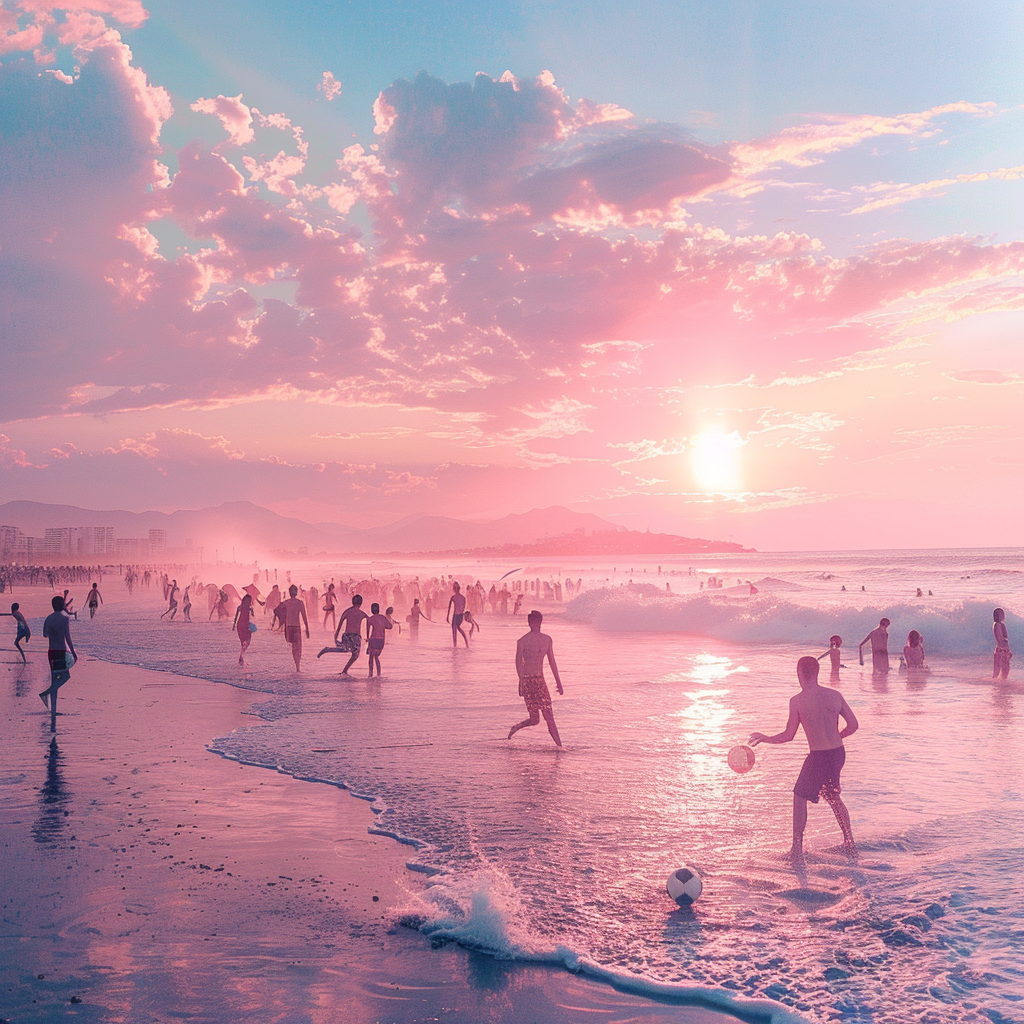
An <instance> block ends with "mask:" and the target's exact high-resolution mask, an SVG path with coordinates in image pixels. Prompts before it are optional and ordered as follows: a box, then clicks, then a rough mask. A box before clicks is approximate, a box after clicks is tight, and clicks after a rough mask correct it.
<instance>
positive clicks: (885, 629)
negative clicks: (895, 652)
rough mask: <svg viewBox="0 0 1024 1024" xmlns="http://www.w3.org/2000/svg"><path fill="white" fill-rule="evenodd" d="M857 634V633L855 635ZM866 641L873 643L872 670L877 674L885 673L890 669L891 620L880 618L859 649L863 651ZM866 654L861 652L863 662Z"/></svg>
mask: <svg viewBox="0 0 1024 1024" xmlns="http://www.w3.org/2000/svg"><path fill="white" fill-rule="evenodd" d="M856 635H857V634H856V633H855V634H854V636H856ZM866 643H870V644H871V671H872V672H873V673H874V674H875V675H885V673H886V672H888V671H889V620H888V619H879V620H878V626H877V627H876V628H875V629H873V630H871V632H870V633H868V635H867V636H866V637H864V639H863V640H861V642H860V644H859V645H858V646H857V650H858V651H861V652H862V651H863V649H864V645H865V644H866ZM863 660H864V656H863V654H861V664H863Z"/></svg>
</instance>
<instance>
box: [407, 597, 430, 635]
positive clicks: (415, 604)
mask: <svg viewBox="0 0 1024 1024" xmlns="http://www.w3.org/2000/svg"><path fill="white" fill-rule="evenodd" d="M420 619H426V620H427V622H433V619H431V618H430V616H429V615H426V614H424V612H423V608H422V607H421V606H420V599H419V598H418V597H414V598H413V599H412V607H411V608H410V609H409V614H408V615H407V616H406V619H405V621H406V622H408V623H409V635H410V636H411V637H412V638H413V639H414V640H415V639H416V638H417V637H418V636H419V635H420Z"/></svg>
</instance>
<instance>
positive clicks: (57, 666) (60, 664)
mask: <svg viewBox="0 0 1024 1024" xmlns="http://www.w3.org/2000/svg"><path fill="white" fill-rule="evenodd" d="M46 657H47V658H48V659H49V661H50V671H51V672H67V671H68V661H69V660H70V661H71V662H72V664H73V663H74V657H73V655H72V654H71V652H70V651H47V652H46Z"/></svg>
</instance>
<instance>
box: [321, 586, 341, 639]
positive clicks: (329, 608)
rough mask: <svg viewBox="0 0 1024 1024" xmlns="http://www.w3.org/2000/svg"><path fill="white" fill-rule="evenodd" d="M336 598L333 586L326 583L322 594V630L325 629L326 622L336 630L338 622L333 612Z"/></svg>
mask: <svg viewBox="0 0 1024 1024" xmlns="http://www.w3.org/2000/svg"><path fill="white" fill-rule="evenodd" d="M337 601H338V596H337V594H335V593H334V584H333V583H328V584H327V590H326V591H325V592H324V629H326V628H327V620H328V619H330V620H331V628H332V629H337V628H338V620H337V617H336V615H335V612H334V606H335V604H337Z"/></svg>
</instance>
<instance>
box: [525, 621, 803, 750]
mask: <svg viewBox="0 0 1024 1024" xmlns="http://www.w3.org/2000/svg"><path fill="white" fill-rule="evenodd" d="M526 621H527V622H528V623H529V624H530V632H529V633H527V634H526V635H525V636H521V637H520V638H519V642H518V643H517V644H516V674H517V675H518V676H519V696H520V697H522V698H523V700H525V701H526V710H527V711H528V712H529V713H530V717H529V718H525V719H523V721H521V722H517V723H516V724H515V725H513V726H512V728H511V729H509V731H508V738H509V739H512V737H513V736H515V734H516V733H517V732H519V730H520V729H525V728H526V727H527V726H530V725H539V724H540V716H541V715H543V716H544V721H545V722H547V726H548V732H549V733H551V738H552V739H553V740H554V741H555V743H556V744H558V746H561V745H562V740H561V738H560V737H559V735H558V728H557V726H556V725H555V714H554V711H553V710H552V707H551V693H550V691H549V690H548V684H547V682H545V680H544V659H545V658H547V659H548V663H549V664H550V665H551V674H552V675H553V676H554V677H555V686H556V687H557V688H558V692H559V693H563V692H564V691H563V690H562V680H561V678H560V677H559V675H558V666H557V665H556V664H555V651H554V647H553V646H552V643H551V637H549V636H548V635H547V634H546V633H542V632H541V631H540V625H541V623H542V622H543V621H544V616H543V615H541V613H540V612H538V611H532V612H530V614H529V615H527V617H526ZM815 664H817V663H815Z"/></svg>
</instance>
